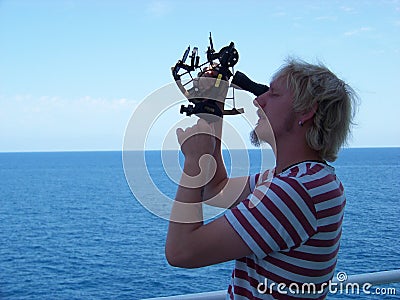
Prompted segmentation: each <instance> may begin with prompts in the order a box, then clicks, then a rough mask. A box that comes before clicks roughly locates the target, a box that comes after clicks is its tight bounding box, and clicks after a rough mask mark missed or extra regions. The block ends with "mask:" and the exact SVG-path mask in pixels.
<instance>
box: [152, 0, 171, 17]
mask: <svg viewBox="0 0 400 300" xmlns="http://www.w3.org/2000/svg"><path fill="white" fill-rule="evenodd" d="M147 11H148V12H149V14H150V15H152V16H154V17H162V16H165V15H167V14H169V13H170V12H171V11H172V7H171V4H170V3H167V2H166V1H151V2H150V3H149V4H148V5H147Z"/></svg>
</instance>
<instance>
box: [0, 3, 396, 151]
mask: <svg viewBox="0 0 400 300" xmlns="http://www.w3.org/2000/svg"><path fill="white" fill-rule="evenodd" d="M210 31H211V32H212V34H213V39H214V45H215V48H216V49H217V50H218V49H220V48H221V47H222V46H225V45H227V44H229V42H230V41H234V42H235V45H236V48H237V49H238V51H239V54H240V59H239V63H238V64H237V66H236V70H240V71H242V72H245V73H246V74H248V75H249V76H250V77H251V78H252V79H253V80H255V81H258V82H265V83H268V82H269V80H270V78H271V75H272V74H273V72H274V71H276V70H277V69H278V68H279V67H280V66H281V64H282V63H283V61H284V59H285V58H286V57H287V56H296V57H300V58H302V59H304V60H307V61H309V62H317V61H321V62H323V63H325V64H326V65H327V66H328V67H329V68H330V69H331V70H332V71H334V72H335V73H336V74H337V75H338V76H339V77H341V78H342V79H344V80H345V81H346V82H348V83H349V84H350V85H351V86H352V87H353V88H354V89H355V90H356V91H357V92H358V94H359V96H360V98H361V105H360V107H359V110H358V114H357V118H356V120H355V121H356V123H357V126H356V127H355V128H354V130H353V137H352V139H351V141H350V144H349V146H351V147H386V146H397V147H398V146H400V129H399V128H400V126H399V125H400V124H399V123H400V122H399V116H400V109H399V107H400V105H399V101H400V99H399V96H398V95H399V88H400V86H399V85H400V80H399V78H400V76H399V70H400V1H379V0H373V1H368V0H366V1H301V0H299V1H111V0H110V1H98V0H96V1H90V0H87V1H72V0H71V1H63V0H57V1H50V0H49V1H39V0H37V1H35V0H30V1H29V0H26V1H19V0H14V1H8V0H0V151H61V150H66V151H70V150H120V149H121V148H122V142H123V137H124V132H125V128H126V126H127V124H128V121H129V119H130V117H131V115H132V113H133V112H134V111H135V108H136V107H137V106H138V105H139V104H140V103H141V102H142V101H143V100H144V99H146V98H148V96H149V95H151V94H152V93H153V92H154V91H156V90H158V89H159V88H161V87H163V86H165V85H167V84H171V82H172V76H171V74H170V67H171V66H172V65H174V64H175V62H176V61H177V60H178V59H179V58H181V56H182V53H183V51H184V49H185V48H186V47H187V46H188V45H191V46H192V47H193V46H198V47H199V50H200V51H202V53H204V51H205V50H206V48H207V44H208V35H209V32H210ZM202 59H204V56H203V57H202ZM165 101H166V103H168V101H171V102H173V101H174V100H172V99H165ZM176 118H178V119H179V118H183V116H182V115H179V113H178V112H176ZM160 122H161V121H160ZM163 122H166V121H165V120H164V121H163ZM165 126H166V124H164V123H160V124H157V123H155V125H154V126H153V129H152V130H153V131H154V132H157V130H159V129H160V132H161V131H162V130H161V129H162V127H165ZM238 130H239V131H240V129H238ZM241 134H242V135H243V136H244V138H246V139H247V135H248V131H244V130H243V132H241ZM155 136H157V134H155ZM154 139H156V137H154ZM148 144H149V146H148V147H149V148H157V147H158V144H157V142H156V141H152V140H151V135H150V140H149V141H148Z"/></svg>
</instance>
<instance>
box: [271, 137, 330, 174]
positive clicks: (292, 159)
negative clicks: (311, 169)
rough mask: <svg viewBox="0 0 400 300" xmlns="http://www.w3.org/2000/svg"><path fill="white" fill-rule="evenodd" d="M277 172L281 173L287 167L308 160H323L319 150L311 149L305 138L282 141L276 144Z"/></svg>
mask: <svg viewBox="0 0 400 300" xmlns="http://www.w3.org/2000/svg"><path fill="white" fill-rule="evenodd" d="M275 156H276V166H275V173H276V174H279V173H281V172H282V171H283V170H284V169H286V168H287V167H289V166H291V165H294V164H296V163H299V162H303V161H307V160H314V161H315V160H317V161H322V159H321V157H320V155H319V154H318V152H317V151H315V150H313V149H311V148H310V147H309V146H308V145H307V142H306V141H305V140H304V139H303V140H302V141H301V140H294V141H291V142H285V141H282V142H281V143H277V145H276V151H275Z"/></svg>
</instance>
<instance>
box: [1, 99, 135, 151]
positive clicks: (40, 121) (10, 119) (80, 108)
mask: <svg viewBox="0 0 400 300" xmlns="http://www.w3.org/2000/svg"><path fill="white" fill-rule="evenodd" d="M137 104H138V101H135V100H133V99H128V98H115V99H106V98H94V97H90V96H85V97H81V98H76V99H66V98H62V97H56V96H41V97H35V96H32V95H17V96H14V97H6V96H0V105H1V107H2V109H1V111H0V151H5V150H11V151H14V150H26V149H42V150H43V149H44V150H52V149H54V148H57V149H59V148H61V149H66V150H71V149H81V148H82V147H83V148H87V149H89V150H90V149H93V148H96V146H95V145H102V146H101V148H111V149H117V148H119V147H120V145H121V140H122V137H123V134H124V132H125V128H126V125H127V123H128V121H129V119H130V117H131V115H132V113H133V111H134V109H135V107H136V106H137ZM79 139H80V140H81V142H80V143H81V144H79V143H78V142H76V144H73V143H74V142H75V141H77V140H79ZM39 141H41V142H40V143H39ZM55 141H58V144H57V146H56V145H55V144H54V143H55ZM91 147H92V148H91ZM98 147H100V146H98Z"/></svg>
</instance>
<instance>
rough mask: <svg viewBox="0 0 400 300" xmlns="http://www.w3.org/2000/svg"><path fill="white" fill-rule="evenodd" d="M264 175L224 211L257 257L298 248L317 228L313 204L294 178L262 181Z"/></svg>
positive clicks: (276, 178) (275, 178)
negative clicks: (250, 190)
mask: <svg viewBox="0 0 400 300" xmlns="http://www.w3.org/2000/svg"><path fill="white" fill-rule="evenodd" d="M264 175H265V174H262V175H261V177H262V178H261V179H260V180H259V181H261V182H259V183H258V184H257V185H256V186H255V188H254V190H253V191H252V193H251V194H250V195H249V197H248V198H247V199H246V200H244V201H242V202H241V203H240V204H239V205H237V206H236V207H235V208H233V209H231V210H229V211H227V212H226V214H225V217H226V218H227V220H228V222H229V223H230V224H231V226H232V227H233V228H234V229H235V231H236V232H237V233H238V234H239V235H240V237H241V238H242V239H243V241H244V242H245V243H246V244H247V245H248V246H249V248H250V249H251V250H252V251H253V253H254V254H255V255H256V256H257V257H259V258H264V257H265V256H267V255H268V254H269V253H271V252H275V251H285V250H289V249H291V248H294V247H298V246H299V245H301V244H302V243H304V242H305V241H307V240H308V239H309V238H310V237H311V236H312V235H313V234H315V233H316V230H317V218H316V210H315V207H314V204H313V202H312V199H311V197H310V195H309V194H308V193H307V191H306V189H305V188H304V186H303V185H302V184H301V183H300V182H299V181H298V180H297V178H293V177H279V176H278V177H274V178H272V179H271V180H263V179H265V178H264V177H265V176H264ZM250 179H251V178H250ZM257 179H258V178H256V177H255V178H254V180H255V181H257ZM251 185H252V184H251V180H250V187H251Z"/></svg>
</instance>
